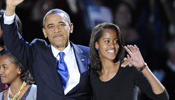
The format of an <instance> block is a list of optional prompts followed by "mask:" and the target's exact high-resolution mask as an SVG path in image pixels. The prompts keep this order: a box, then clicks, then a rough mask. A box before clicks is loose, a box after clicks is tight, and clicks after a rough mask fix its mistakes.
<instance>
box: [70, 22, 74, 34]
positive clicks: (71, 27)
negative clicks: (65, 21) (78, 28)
mask: <svg viewBox="0 0 175 100" xmlns="http://www.w3.org/2000/svg"><path fill="white" fill-rule="evenodd" d="M73 29H74V25H73V23H71V24H70V33H73Z"/></svg>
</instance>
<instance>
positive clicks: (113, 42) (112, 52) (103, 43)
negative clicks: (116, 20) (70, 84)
mask: <svg viewBox="0 0 175 100" xmlns="http://www.w3.org/2000/svg"><path fill="white" fill-rule="evenodd" d="M95 47H96V48H98V53H99V57H100V59H101V60H102V59H108V60H111V61H113V60H114V59H115V57H116V55H117V53H118V50H119V44H118V37H117V33H116V31H115V30H114V29H104V30H103V35H102V37H101V38H100V39H99V41H98V42H96V43H95Z"/></svg>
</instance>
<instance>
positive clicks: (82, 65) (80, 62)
mask: <svg viewBox="0 0 175 100" xmlns="http://www.w3.org/2000/svg"><path fill="white" fill-rule="evenodd" d="M71 45H72V46H73V49H74V54H75V58H76V61H77V66H78V69H79V72H80V82H79V84H78V85H77V86H75V87H74V88H73V89H72V90H71V91H69V92H68V93H67V95H69V94H71V93H73V92H75V91H77V90H78V89H79V88H81V85H83V84H82V83H84V82H83V78H84V77H83V76H84V74H83V73H84V72H85V71H87V70H88V66H87V65H88V64H87V63H88V61H87V60H88V58H87V57H86V56H85V55H83V51H82V50H81V49H80V48H79V47H78V46H77V45H74V44H73V43H71Z"/></svg>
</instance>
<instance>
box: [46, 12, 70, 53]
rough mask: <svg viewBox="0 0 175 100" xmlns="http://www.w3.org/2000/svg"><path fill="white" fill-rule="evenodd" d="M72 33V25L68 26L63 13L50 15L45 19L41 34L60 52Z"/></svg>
mask: <svg viewBox="0 0 175 100" xmlns="http://www.w3.org/2000/svg"><path fill="white" fill-rule="evenodd" d="M72 31H73V24H69V23H68V20H67V19H66V17H65V15H64V14H63V13H59V14H50V15H48V16H47V17H46V19H45V25H44V28H43V33H44V36H45V38H48V39H49V41H50V43H51V45H52V46H53V47H55V48H56V49H58V50H60V51H62V50H63V49H64V48H65V47H66V46H67V45H68V41H69V35H70V33H72Z"/></svg>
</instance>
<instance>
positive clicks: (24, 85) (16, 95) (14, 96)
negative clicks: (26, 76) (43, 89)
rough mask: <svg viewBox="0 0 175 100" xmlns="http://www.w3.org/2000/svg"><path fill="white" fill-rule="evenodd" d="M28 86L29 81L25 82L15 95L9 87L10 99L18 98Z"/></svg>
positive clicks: (8, 96) (15, 99)
mask: <svg viewBox="0 0 175 100" xmlns="http://www.w3.org/2000/svg"><path fill="white" fill-rule="evenodd" d="M26 86H27V83H26V82H23V83H22V86H21V88H20V90H19V91H18V93H16V94H15V95H13V94H12V92H11V89H10V87H9V91H8V95H7V98H8V100H17V99H18V97H19V96H20V95H21V93H22V91H23V90H24V88H25V87H26Z"/></svg>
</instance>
